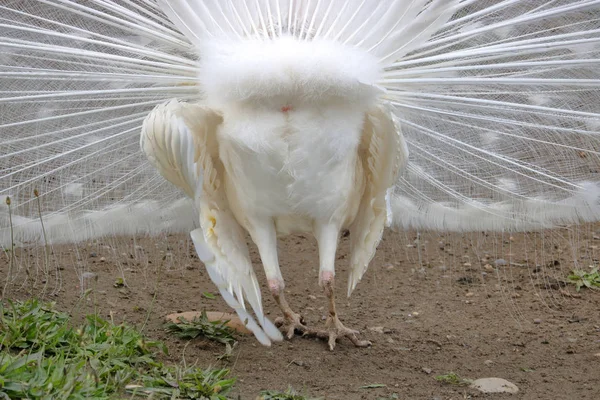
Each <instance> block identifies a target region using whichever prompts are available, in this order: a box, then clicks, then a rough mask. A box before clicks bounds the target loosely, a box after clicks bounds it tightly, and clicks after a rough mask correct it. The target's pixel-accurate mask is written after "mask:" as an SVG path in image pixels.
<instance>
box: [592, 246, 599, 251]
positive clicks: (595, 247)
mask: <svg viewBox="0 0 600 400" xmlns="http://www.w3.org/2000/svg"><path fill="white" fill-rule="evenodd" d="M597 249H598V246H590V250H597Z"/></svg>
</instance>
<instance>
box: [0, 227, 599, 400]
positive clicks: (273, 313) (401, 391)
mask: <svg viewBox="0 0 600 400" xmlns="http://www.w3.org/2000/svg"><path fill="white" fill-rule="evenodd" d="M599 229H600V226H591V227H586V228H584V229H582V230H581V231H578V232H576V233H574V232H573V231H571V230H569V229H563V230H556V231H547V232H545V233H544V234H533V233H532V234H519V235H514V236H510V235H485V234H483V233H473V234H465V235H460V234H451V235H438V234H435V233H423V234H420V235H419V234H417V233H415V232H402V233H393V232H387V233H386V235H385V237H384V240H383V241H382V243H381V244H380V246H379V250H378V252H377V255H376V257H375V258H374V260H373V261H372V264H371V267H370V269H369V271H368V272H367V274H366V276H365V278H364V279H363V281H362V282H361V283H360V284H359V286H358V288H357V289H356V291H355V292H354V293H353V294H352V296H351V297H350V298H349V299H348V298H346V296H345V293H346V277H347V268H346V265H347V264H348V260H347V259H348V258H349V257H348V254H349V250H350V249H349V239H348V238H342V239H341V246H340V251H339V254H338V267H337V272H338V273H337V277H336V278H337V282H336V287H337V289H338V307H339V308H338V310H339V313H340V315H341V319H342V321H343V322H344V323H345V324H346V325H347V326H349V327H352V328H357V329H359V330H360V331H361V333H362V337H363V338H366V339H368V340H370V341H371V342H372V343H373V345H372V346H371V347H370V348H367V349H358V348H354V347H352V345H351V343H350V342H349V341H346V340H341V341H340V342H339V343H338V345H337V348H336V349H335V351H333V352H330V351H328V350H327V346H326V344H325V343H324V342H322V341H317V340H313V339H306V338H301V337H295V338H294V339H293V340H291V341H284V342H282V343H277V344H275V345H273V346H272V347H270V348H266V347H263V346H261V345H260V344H258V342H256V341H255V339H254V338H253V337H250V336H239V343H238V345H237V346H236V347H235V349H234V351H233V355H232V357H231V358H230V359H229V360H217V356H218V355H220V354H222V353H223V350H224V348H223V345H221V344H218V343H213V342H208V341H206V340H203V339H201V338H199V339H195V340H192V341H187V340H180V339H177V338H176V337H174V336H173V335H171V334H168V333H166V332H165V330H164V326H163V324H164V317H165V315H167V314H169V313H173V312H180V311H190V310H198V311H200V310H203V309H206V310H209V311H210V310H217V311H228V308H227V306H226V305H225V303H224V302H223V301H222V300H221V299H220V298H219V297H218V296H216V298H215V299H210V298H207V297H205V296H203V295H202V294H203V293H213V294H216V293H217V292H216V291H215V288H214V286H213V285H212V284H211V282H210V281H209V279H208V276H207V274H206V273H205V272H204V270H203V266H202V264H201V263H200V262H199V260H198V259H197V258H196V257H195V255H194V250H193V247H192V245H191V243H190V242H189V240H188V238H187V236H185V235H172V236H168V237H164V238H159V239H138V240H129V239H122V240H114V241H103V242H95V243H88V244H80V245H78V246H66V245H65V246H56V247H54V249H53V253H52V254H49V255H48V257H47V258H46V257H45V256H44V251H43V248H36V249H30V250H23V249H17V250H16V251H15V258H14V260H13V262H12V271H10V276H11V278H10V282H9V285H8V286H7V288H6V290H7V291H6V297H7V298H19V299H23V298H26V297H30V296H32V295H33V296H38V297H39V296H42V295H43V297H44V298H45V299H48V300H52V301H55V302H56V303H57V306H58V308H59V309H61V310H64V311H68V312H70V313H71V314H73V315H74V316H75V317H76V318H78V317H81V316H83V315H85V314H86V313H92V312H98V313H100V314H101V315H102V316H104V317H112V318H113V319H114V321H115V322H121V321H126V322H128V323H131V324H134V325H136V326H138V327H141V326H143V327H144V333H145V334H147V335H148V336H150V337H153V338H157V339H161V340H163V341H164V342H165V343H166V344H167V346H168V348H169V350H170V356H169V357H170V358H171V361H173V362H182V360H185V362H186V363H187V364H193V363H196V364H198V365H199V366H206V367H207V366H214V367H216V366H225V367H228V368H230V369H231V374H232V375H233V376H236V377H237V378H238V383H237V385H236V387H237V389H236V391H235V394H236V396H237V395H239V396H240V398H242V399H254V398H255V397H256V396H257V395H258V393H259V392H260V391H261V390H264V389H279V390H284V389H286V388H287V387H288V386H292V387H293V388H295V389H297V390H298V391H300V392H305V393H308V394H310V395H312V396H315V397H318V396H321V397H325V398H327V399H393V398H399V399H430V400H433V399H463V398H474V397H479V398H494V399H505V398H511V399H598V398H600V382H599V378H600V291H592V290H585V289H583V290H581V291H580V292H579V293H577V292H576V291H575V287H574V286H573V285H572V284H570V283H567V282H566V281H567V276H568V275H569V271H570V270H571V269H573V268H581V269H587V268H588V266H589V265H597V264H598V258H599V257H600V250H599V249H598V248H599V247H600V237H598V231H599ZM279 251H280V259H281V264H282V271H283V276H284V278H285V280H286V285H287V286H286V289H285V291H286V294H287V297H288V300H289V302H290V305H291V306H292V308H293V309H294V310H295V311H297V312H299V313H301V314H302V315H303V316H304V318H305V320H306V322H307V324H310V325H311V326H315V327H318V326H322V325H323V324H324V318H325V314H326V309H327V308H326V298H325V296H324V295H323V294H322V292H321V290H320V288H319V287H318V285H317V276H318V263H317V252H316V246H315V242H314V240H313V239H312V238H309V237H306V236H301V235H296V236H290V237H287V238H283V239H282V240H281V242H280V249H279ZM251 253H252V259H253V262H254V263H255V268H256V270H257V272H258V275H259V277H260V279H261V284H263V301H264V304H265V308H266V310H267V313H268V314H269V316H270V317H271V318H272V319H273V320H274V319H275V317H277V316H278V310H277V308H276V306H275V304H274V302H273V301H272V300H271V298H270V296H269V295H268V292H267V291H266V287H265V286H264V284H265V282H264V279H263V278H264V274H263V273H262V270H261V269H260V268H261V267H260V260H259V257H258V254H257V252H256V250H255V249H254V248H253V247H252V251H251ZM9 260H10V256H9V253H8V252H7V253H6V256H3V258H2V260H1V261H0V268H1V270H2V273H3V275H2V278H3V279H5V278H6V273H7V271H9V264H10V262H9ZM46 266H48V269H49V270H50V272H49V273H48V274H47V275H46V274H45V273H44V269H45V268H46ZM57 270H58V272H59V274H58V275H57V274H56V271H57ZM85 290H90V292H89V295H88V296H87V298H86V299H84V300H81V294H82V292H84V291H85ZM209 297H211V296H209ZM450 372H453V373H456V374H457V375H458V376H460V377H461V378H466V379H476V378H482V377H499V378H504V379H507V380H509V381H511V382H513V383H514V384H516V385H517V386H518V387H519V392H518V393H517V394H514V395H510V394H481V393H478V392H477V391H476V390H474V389H469V388H468V387H466V386H459V385H450V384H447V383H441V382H439V381H438V380H436V376H439V375H444V374H448V373H450ZM375 384H377V385H375ZM369 385H371V386H373V385H375V386H378V387H365V386H369ZM383 385H385V386H383ZM394 394H395V395H394ZM394 396H396V397H394Z"/></svg>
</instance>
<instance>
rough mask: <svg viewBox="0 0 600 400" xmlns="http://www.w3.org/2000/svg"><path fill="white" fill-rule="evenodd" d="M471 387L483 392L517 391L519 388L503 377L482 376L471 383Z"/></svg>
mask: <svg viewBox="0 0 600 400" xmlns="http://www.w3.org/2000/svg"><path fill="white" fill-rule="evenodd" d="M471 388H473V389H477V390H479V391H480V392H482V393H517V392H518V391H519V388H518V387H517V385H515V384H514V383H512V382H509V381H507V380H506V379H502V378H480V379H477V380H476V381H474V382H473V383H472V384H471Z"/></svg>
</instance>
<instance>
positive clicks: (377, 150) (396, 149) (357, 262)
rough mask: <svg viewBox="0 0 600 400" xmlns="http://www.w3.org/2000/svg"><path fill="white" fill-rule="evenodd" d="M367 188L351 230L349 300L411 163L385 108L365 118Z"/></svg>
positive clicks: (363, 155) (361, 154) (362, 148)
mask: <svg viewBox="0 0 600 400" xmlns="http://www.w3.org/2000/svg"><path fill="white" fill-rule="evenodd" d="M359 157H360V159H361V161H362V165H363V171H364V174H365V178H366V179H365V181H366V187H365V191H364V194H363V197H362V199H361V203H360V205H359V209H358V214H357V216H356V218H355V220H354V222H353V224H352V226H351V227H350V232H351V233H352V234H351V238H352V243H351V247H352V256H351V258H350V263H351V264H350V277H349V278H348V296H350V294H351V293H352V291H353V290H354V289H355V288H356V285H357V284H358V282H359V281H360V280H361V278H362V276H363V275H364V273H365V272H366V271H367V268H368V266H369V263H370V261H371V259H372V258H373V255H374V254H375V249H376V248H377V245H378V244H379V241H380V240H381V236H382V234H383V230H384V228H385V226H386V224H387V223H388V221H389V190H390V188H391V187H393V186H394V184H395V182H396V180H397V179H398V175H399V173H400V171H401V170H403V169H404V168H405V166H406V163H407V160H408V148H407V147H406V143H405V142H404V137H403V136H402V132H401V130H400V127H399V125H398V124H397V123H396V122H395V120H394V115H393V114H392V113H391V111H390V109H389V108H388V107H387V106H386V105H382V106H379V107H378V108H376V109H374V110H372V111H371V112H369V113H368V114H367V115H366V118H365V124H364V128H363V134H362V142H361V145H360V149H359Z"/></svg>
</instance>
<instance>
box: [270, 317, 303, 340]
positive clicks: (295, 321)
mask: <svg viewBox="0 0 600 400" xmlns="http://www.w3.org/2000/svg"><path fill="white" fill-rule="evenodd" d="M275 326H277V327H278V328H279V330H280V331H281V333H283V334H284V335H285V336H286V337H287V338H288V339H290V340H291V339H292V338H293V337H294V333H296V331H298V332H300V333H301V334H302V335H303V336H304V335H306V333H307V332H309V331H310V329H308V327H307V326H306V325H304V318H302V316H301V315H300V314H296V313H294V312H292V313H288V314H286V315H285V317H279V318H277V319H276V320H275Z"/></svg>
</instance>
